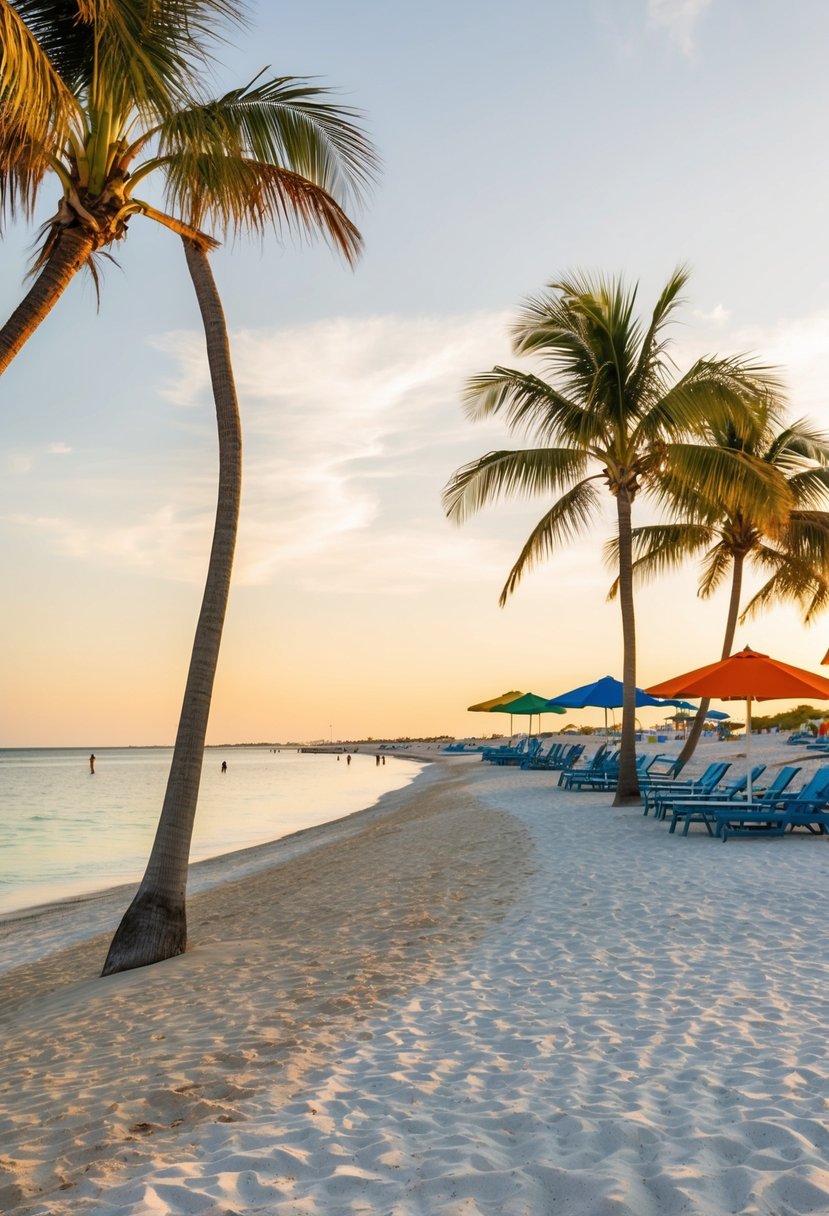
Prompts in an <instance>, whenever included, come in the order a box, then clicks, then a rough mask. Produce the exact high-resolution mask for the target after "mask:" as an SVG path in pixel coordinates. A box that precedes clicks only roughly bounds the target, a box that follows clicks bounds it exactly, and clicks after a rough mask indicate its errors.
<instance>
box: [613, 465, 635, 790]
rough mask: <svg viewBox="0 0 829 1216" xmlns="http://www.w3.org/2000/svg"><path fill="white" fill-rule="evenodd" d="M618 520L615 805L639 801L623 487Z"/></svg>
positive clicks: (628, 545)
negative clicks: (620, 690) (619, 715)
mask: <svg viewBox="0 0 829 1216" xmlns="http://www.w3.org/2000/svg"><path fill="white" fill-rule="evenodd" d="M616 513H617V516H618V520H619V604H620V605H621V609H622V646H623V652H622V683H623V685H624V691H623V693H622V748H621V753H620V756H619V762H620V763H619V781H618V783H617V786H616V797H615V798H614V800H613V805H614V806H627V805H629V804H631V803H637V802H639V801H640V795H639V779H638V777H637V774H636V621H635V617H634V612H633V545H632V537H631V524H630V514H631V499H630V494H629V492H628V490H627V489H626V488H625V487H624V486H623V487H622V488H621V489H620V490H619V493H618V494H617V495H616Z"/></svg>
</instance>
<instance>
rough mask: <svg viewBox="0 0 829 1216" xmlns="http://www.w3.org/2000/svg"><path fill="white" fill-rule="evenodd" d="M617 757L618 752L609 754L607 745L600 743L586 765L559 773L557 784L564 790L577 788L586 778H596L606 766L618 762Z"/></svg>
mask: <svg viewBox="0 0 829 1216" xmlns="http://www.w3.org/2000/svg"><path fill="white" fill-rule="evenodd" d="M618 757H619V752H618V750H616V751H614V752H610V751H609V749H608V745H607V744H606V743H602V745H601V746H600V747H599V748H598V750H597V751H596V752H595V753H594V754H593V757H592V759H591V760H590V762H589V763H588V764H585V765H584V766H583V767H581V768H571V769H568V770H566V771H565V772H563V773H561V774H560V775H559V778H558V783H559V785H561V786H563V787H564V789H566V790H569V789H572V788H573V787H574V785H575V786H578V785H579V784H580V783H581V782H582V781H583V780H585V778H586V777H589V776H597V775H598V774H599V773H602V772H606V771H607V768H608V765H610V764H612V763H613V762H614V761H615V760H618Z"/></svg>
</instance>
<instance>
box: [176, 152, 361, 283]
mask: <svg viewBox="0 0 829 1216" xmlns="http://www.w3.org/2000/svg"><path fill="white" fill-rule="evenodd" d="M165 169H166V178H167V181H166V195H167V199H168V205H169V206H170V208H171V209H172V210H173V211H175V212H177V213H178V214H180V215H181V216H183V217H184V218H185V221H186V222H187V223H188V224H190V225H191V226H192V227H193V228H199V229H201V228H207V227H213V228H217V229H219V230H221V231H222V232H233V233H235V232H254V233H259V234H261V233H263V232H264V231H265V230H266V229H267V228H268V227H269V226H272V227H273V228H274V230H275V231H276V232H277V233H278V234H280V235H282V234H283V233H284V232H285V231H286V230H287V231H290V232H294V233H297V234H299V235H300V236H306V237H312V236H315V235H316V234H317V233H321V234H322V235H323V237H324V238H325V239H326V240H327V241H328V243H329V244H330V245H331V246H332V247H333V248H334V249H336V250H337V251H338V252H340V253H341V254H342V255H343V257H344V258H345V259H346V261H348V262H349V263H352V262H354V261H356V259H357V257H358V255H359V253H360V249H361V245H362V238H361V236H360V233H359V231H358V230H357V228H356V227H355V226H354V224H353V223H352V222H351V220H350V219H349V218H348V216H347V215H346V214H345V212H344V211H343V209H342V207H340V205H339V203H337V202H336V201H335V200H334V199H333V198H332V197H331V195H330V194H328V193H327V192H326V191H325V190H323V189H321V188H320V187H319V186H317V185H316V184H315V183H314V182H310V181H307V180H306V179H305V178H303V177H300V176H299V175H298V174H296V173H292V172H290V171H289V170H287V169H280V168H277V167H276V166H274V165H263V164H259V163H256V162H254V161H249V160H241V159H239V158H237V157H233V156H224V157H222V156H219V157H216V156H204V155H199V154H197V153H196V154H194V153H189V152H182V153H180V154H179V155H178V156H175V157H171V158H170V159H169V161H167V163H166V165H165Z"/></svg>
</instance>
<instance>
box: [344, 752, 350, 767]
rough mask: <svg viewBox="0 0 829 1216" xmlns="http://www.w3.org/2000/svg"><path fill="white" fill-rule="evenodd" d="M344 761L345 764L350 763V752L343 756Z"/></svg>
mask: <svg viewBox="0 0 829 1216" xmlns="http://www.w3.org/2000/svg"><path fill="white" fill-rule="evenodd" d="M345 762H346V764H350V763H351V752H349V753H348V755H347V756H346V758H345Z"/></svg>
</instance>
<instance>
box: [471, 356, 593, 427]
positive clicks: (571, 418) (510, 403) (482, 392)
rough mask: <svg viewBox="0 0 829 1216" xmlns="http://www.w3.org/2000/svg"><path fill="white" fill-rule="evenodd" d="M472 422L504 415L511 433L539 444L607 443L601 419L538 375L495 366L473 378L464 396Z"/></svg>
mask: <svg viewBox="0 0 829 1216" xmlns="http://www.w3.org/2000/svg"><path fill="white" fill-rule="evenodd" d="M463 400H464V405H465V408H466V412H467V414H468V416H469V417H470V418H472V419H478V418H486V417H489V416H491V415H493V414H503V415H504V417H505V419H506V424H507V426H508V427H509V429H510V430H512V431H521V432H529V431H532V432H533V433H534V434H536V435H537V436H538V438H539V440H540V441H541V442H542V443H548V442H563V441H566V442H569V443H572V444H574V445H575V446H585V445H588V444H596V443H601V442H602V441H606V440H607V434H606V431H603V430H602V429H601V419H600V418H597V416H596V415H595V414H594V413H593V412H592V411H590V410H585V409H583V408H582V407H581V406H580V405H578V404H576V403H575V402H573V401H570V400H568V398H567V397H564V396H562V394H561V393H559V392H557V391H556V389H555V388H554V387H553V386H552V385H551V384H548V383H547V381H546V380H542V379H541V378H540V377H538V376H533V375H531V374H529V373H528V372H522V371H519V370H517V369H515V368H510V367H494V368H493V369H492V371H491V372H485V373H484V374H483V375H481V376H473V377H472V378H471V379H470V380H468V381H467V384H466V387H465V389H464V395H463Z"/></svg>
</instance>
